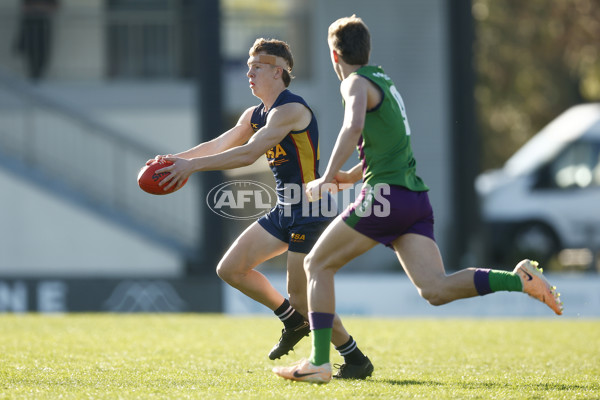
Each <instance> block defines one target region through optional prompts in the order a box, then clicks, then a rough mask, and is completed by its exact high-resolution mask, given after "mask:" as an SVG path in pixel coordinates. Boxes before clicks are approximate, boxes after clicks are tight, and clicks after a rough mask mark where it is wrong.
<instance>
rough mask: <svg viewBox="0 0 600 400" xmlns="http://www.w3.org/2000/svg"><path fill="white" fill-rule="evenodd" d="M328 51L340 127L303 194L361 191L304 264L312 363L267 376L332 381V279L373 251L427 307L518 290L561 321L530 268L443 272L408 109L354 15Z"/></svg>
mask: <svg viewBox="0 0 600 400" xmlns="http://www.w3.org/2000/svg"><path fill="white" fill-rule="evenodd" d="M328 42H329V48H330V54H331V62H332V65H333V69H334V70H335V72H336V74H337V76H338V78H339V79H340V81H341V82H342V83H341V94H342V97H343V99H344V104H345V113H344V122H343V125H342V128H341V130H340V132H339V135H338V138H337V141H336V144H335V146H334V149H333V154H332V156H331V158H330V160H329V164H328V166H327V169H326V171H325V173H324V174H323V175H322V177H321V178H319V179H316V180H314V181H312V182H310V183H309V184H308V185H307V188H306V193H307V196H308V197H309V199H313V200H317V199H319V197H320V196H321V195H322V194H323V193H324V192H325V191H327V190H329V189H330V187H331V185H332V184H339V183H354V182H356V181H358V180H359V179H361V178H362V179H363V181H364V183H365V187H364V189H363V191H362V192H361V195H360V196H359V198H358V199H357V201H356V202H355V203H354V204H352V205H350V206H349V207H348V209H347V210H346V211H345V212H344V213H342V214H341V215H340V216H338V217H337V218H336V219H335V220H334V221H333V222H332V223H331V224H330V225H329V226H328V227H327V229H326V230H325V232H324V233H323V234H322V235H321V237H320V238H319V240H318V241H317V243H316V244H315V246H314V247H313V248H312V250H311V251H310V253H309V254H308V255H307V257H306V259H305V261H304V268H305V270H306V273H307V277H308V307H309V322H310V327H311V330H312V333H313V335H312V352H311V355H310V359H308V360H303V361H301V362H299V363H297V364H296V365H293V366H291V367H276V368H274V369H273V371H274V372H275V373H276V374H277V375H279V376H281V377H284V378H287V379H292V380H298V381H305V382H328V381H329V380H330V379H331V364H330V363H329V351H330V344H329V343H330V339H331V331H332V323H333V318H334V315H335V294H334V275H335V273H336V272H337V271H338V270H339V269H340V268H341V267H342V266H344V265H345V264H346V263H347V262H348V261H350V260H352V259H354V258H355V257H358V256H359V255H361V254H363V253H365V252H366V251H368V250H370V249H371V248H373V247H374V246H376V245H377V244H378V243H382V244H384V245H386V246H388V247H390V248H391V249H392V250H393V251H394V252H395V253H396V256H397V257H398V260H399V261H400V263H401V265H402V266H403V267H404V270H405V271H406V274H407V275H408V277H409V278H410V279H411V281H412V282H413V284H414V285H415V286H416V288H417V290H418V291H419V294H420V295H421V296H422V297H423V298H425V299H426V300H427V301H428V302H429V303H431V304H432V305H442V304H446V303H449V302H451V301H454V300H457V299H463V298H468V297H474V296H478V295H485V294H488V293H492V292H496V291H518V292H525V293H527V294H528V295H530V296H532V297H534V298H536V299H538V300H540V301H542V302H544V303H545V304H547V305H548V306H549V307H550V308H551V309H552V310H553V311H554V312H555V313H556V314H559V315H560V314H562V303H561V302H560V300H559V298H558V294H557V293H556V290H555V288H553V287H551V286H550V285H549V284H548V282H547V281H546V279H545V278H544V277H543V275H542V273H541V269H538V268H537V263H536V262H534V261H530V260H523V261H521V262H520V263H519V264H518V265H517V266H516V267H515V269H514V271H513V272H507V271H499V270H490V269H482V268H468V269H464V270H461V271H458V272H456V273H453V274H451V275H447V274H446V273H445V271H444V264H443V261H442V257H441V255H440V252H439V249H438V247H437V245H436V242H435V238H434V235H433V211H432V209H431V205H430V203H429V199H428V195H427V191H428V188H427V186H426V185H425V184H424V183H423V181H422V180H421V179H420V178H419V177H418V176H417V175H416V162H415V159H414V157H413V153H412V149H411V144H410V135H411V130H410V126H409V124H408V120H407V118H406V109H405V107H404V103H403V101H402V97H401V96H400V94H399V93H398V90H397V89H396V87H395V86H394V83H393V82H392V80H391V79H390V78H389V77H388V76H387V75H386V74H385V72H384V71H383V69H381V68H380V67H373V66H368V65H367V64H368V61H369V53H370V34H369V30H368V28H367V26H366V25H365V24H364V22H363V21H362V20H361V19H360V18H357V17H356V16H352V17H348V18H341V19H339V20H337V21H335V22H334V23H333V24H332V25H331V26H330V27H329V35H328ZM357 143H358V145H357ZM355 146H356V147H357V150H358V153H359V158H360V163H359V164H357V165H356V166H355V167H354V168H352V169H351V170H350V171H344V172H343V171H340V168H341V167H342V166H343V164H344V163H345V162H346V160H347V159H348V157H350V154H352V152H353V151H354V147H355Z"/></svg>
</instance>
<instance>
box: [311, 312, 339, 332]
mask: <svg viewBox="0 0 600 400" xmlns="http://www.w3.org/2000/svg"><path fill="white" fill-rule="evenodd" d="M333 315H334V314H329V313H324V312H309V313H308V321H309V322H310V330H311V331H314V330H315V329H325V328H332V327H333Z"/></svg>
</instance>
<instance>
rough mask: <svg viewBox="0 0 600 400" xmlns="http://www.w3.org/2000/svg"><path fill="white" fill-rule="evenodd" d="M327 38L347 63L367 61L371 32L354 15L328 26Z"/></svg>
mask: <svg viewBox="0 0 600 400" xmlns="http://www.w3.org/2000/svg"><path fill="white" fill-rule="evenodd" d="M327 40H328V41H329V43H330V44H331V47H332V48H333V50H335V51H336V52H337V53H338V54H339V55H340V56H341V57H342V60H344V62H346V63H347V64H350V65H365V64H368V63H369V55H370V53H371V34H370V33H369V28H368V27H367V25H366V24H365V23H364V22H363V20H362V19H360V18H359V17H357V16H356V15H352V16H351V17H344V18H340V19H338V20H337V21H335V22H333V23H332V24H331V25H330V26H329V30H328V34H327Z"/></svg>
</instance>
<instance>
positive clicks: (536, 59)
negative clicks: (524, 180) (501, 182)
mask: <svg viewBox="0 0 600 400" xmlns="http://www.w3.org/2000/svg"><path fill="white" fill-rule="evenodd" d="M472 11H473V17H474V21H475V43H474V68H475V71H476V87H475V101H476V108H477V118H478V121H477V123H478V129H479V132H480V140H481V145H482V154H481V160H480V165H481V168H482V170H487V169H492V168H499V167H501V166H502V164H503V163H504V162H505V161H506V160H507V159H508V157H510V156H511V155H512V154H513V153H514V152H515V151H516V150H517V149H518V148H519V147H521V146H522V145H523V143H525V142H526V141H527V140H528V139H529V138H530V137H531V136H532V135H534V134H535V133H537V132H538V131H539V130H540V129H541V128H543V127H544V126H545V125H546V124H547V123H548V122H550V121H551V120H552V119H553V118H554V117H556V116H557V115H558V114H560V113H561V112H563V111H564V110H565V109H567V108H568V107H570V106H572V105H574V104H578V103H583V102H593V101H600V47H599V44H600V1H598V0H552V1H548V0H527V1H522V0H503V1H498V0H473V6H472Z"/></svg>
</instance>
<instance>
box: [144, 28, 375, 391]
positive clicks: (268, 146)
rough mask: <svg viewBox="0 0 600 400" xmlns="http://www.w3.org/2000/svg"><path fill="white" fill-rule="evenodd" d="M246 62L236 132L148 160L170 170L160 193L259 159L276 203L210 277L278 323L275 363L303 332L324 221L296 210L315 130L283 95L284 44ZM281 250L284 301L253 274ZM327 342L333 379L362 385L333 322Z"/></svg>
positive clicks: (363, 367)
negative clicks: (250, 101)
mask: <svg viewBox="0 0 600 400" xmlns="http://www.w3.org/2000/svg"><path fill="white" fill-rule="evenodd" d="M249 56H250V58H249V59H248V73H247V76H248V79H249V83H250V89H251V90H252V94H253V95H254V96H256V97H258V98H259V99H260V100H261V104H260V105H258V106H254V107H250V108H248V109H247V110H246V111H244V113H243V114H242V116H241V117H240V119H239V120H238V122H237V124H236V126H234V127H233V128H231V129H230V130H228V131H227V132H225V133H223V134H221V135H220V136H219V137H217V138H216V139H213V140H211V141H208V142H205V143H201V144H199V145H197V146H195V147H193V148H191V149H189V150H187V151H184V152H181V153H178V154H175V155H167V156H156V158H155V159H156V160H162V159H164V160H169V161H172V162H173V165H170V166H168V167H165V168H163V169H161V170H159V171H157V173H161V172H170V175H168V176H167V177H166V178H165V179H163V180H162V181H161V185H163V187H164V188H165V189H168V188H170V187H174V186H179V187H180V186H181V185H182V184H183V182H184V181H185V180H186V179H187V178H188V177H189V176H190V175H191V174H192V173H194V172H198V171H209V170H224V169H231V168H238V167H243V166H247V165H250V164H252V163H253V162H254V161H256V160H257V159H258V158H259V157H260V156H262V155H263V154H265V155H266V158H267V160H268V163H269V166H270V168H271V170H272V172H273V175H274V177H275V181H276V189H277V197H278V199H277V205H276V206H275V207H274V208H273V209H272V210H271V211H270V212H269V213H267V214H266V215H264V216H263V217H261V218H260V219H259V220H258V221H256V222H254V223H253V224H252V225H250V226H249V227H248V228H247V229H246V230H245V231H244V232H243V233H242V234H241V235H240V236H238V238H237V239H236V240H235V242H234V243H233V244H232V245H231V247H230V248H229V250H227V252H226V253H225V255H224V256H223V258H222V259H221V261H220V262H219V265H218V266H217V274H218V275H219V277H220V278H221V279H223V280H224V281H225V282H227V283H228V284H229V285H231V286H233V287H234V288H236V289H238V290H240V291H241V292H242V293H244V294H246V295H247V296H249V297H250V298H252V299H254V300H256V301H257V302H259V303H261V304H263V305H265V306H267V307H268V308H270V309H271V310H273V311H274V313H275V314H276V315H277V316H278V317H279V318H280V319H281V321H282V322H283V324H284V329H283V330H282V335H281V338H280V340H279V343H277V344H276V345H275V347H273V349H272V350H271V352H270V354H269V358H271V359H277V358H279V357H281V356H282V355H285V354H287V353H288V352H289V351H290V350H291V349H293V347H294V345H295V344H296V343H297V342H298V341H300V339H302V338H303V337H304V336H308V334H309V332H310V329H309V325H308V322H307V319H306V316H307V312H308V305H307V299H306V294H307V287H306V275H305V273H304V268H303V262H304V257H305V256H306V254H307V253H308V252H309V251H310V250H311V248H312V246H313V245H314V243H315V242H316V241H317V239H318V237H319V235H320V234H321V232H322V231H323V230H324V229H325V228H326V227H327V225H328V224H329V222H331V219H332V217H328V216H325V215H322V214H321V213H319V211H320V210H321V209H320V207H316V208H311V210H310V211H311V212H310V213H309V215H307V213H306V212H303V203H304V204H307V203H308V202H306V201H305V202H302V201H301V200H302V198H303V197H304V198H305V196H306V194H305V193H304V189H303V187H304V184H306V183H307V182H310V181H312V180H314V179H318V178H319V172H318V168H319V130H318V126H317V121H316V118H315V116H314V114H313V112H312V110H311V109H310V107H309V106H308V104H307V103H306V102H305V101H304V99H302V97H300V96H297V95H295V94H293V93H292V92H290V91H289V90H288V89H287V87H288V86H289V84H290V82H291V80H292V76H291V71H292V67H293V58H292V54H291V52H290V50H289V47H288V45H287V44H286V43H285V42H282V41H279V40H274V39H271V40H265V39H257V40H256V41H255V43H254V45H253V46H252V48H251V49H250V51H249ZM152 161H154V160H149V161H148V163H151V162H152ZM289 189H296V194H299V196H300V198H298V196H292V194H293V193H292V191H291V190H289ZM322 201H328V200H327V198H324V199H323V200H322ZM315 210H316V211H317V213H316V214H315V212H314V211H315ZM286 251H287V278H288V279H287V291H288V296H289V300H288V299H286V298H285V297H283V296H282V295H281V294H280V293H279V292H278V291H277V290H276V289H275V288H274V287H273V286H272V285H271V283H270V282H269V281H268V279H267V278H266V277H265V276H264V275H263V274H261V273H260V272H258V271H256V270H255V268H256V267H257V266H258V265H259V264H261V263H262V262H264V261H267V260H269V259H271V258H273V257H275V256H277V255H280V254H282V253H284V252H286ZM331 342H332V343H333V344H334V345H335V346H336V348H337V349H338V351H339V352H340V354H341V355H342V356H343V357H344V361H345V364H344V366H346V367H344V368H342V369H340V373H339V374H338V377H339V378H358V379H364V378H366V377H367V376H369V375H371V373H372V371H373V365H372V364H371V362H370V360H369V359H368V358H367V357H366V356H365V355H364V354H363V353H362V352H361V351H360V349H359V348H358V347H357V345H356V342H355V341H354V339H353V338H352V337H351V336H350V335H349V334H348V333H347V332H346V330H345V329H344V327H343V325H342V324H341V321H340V320H339V318H338V317H337V316H336V319H335V323H334V328H333V334H332V339H331Z"/></svg>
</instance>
